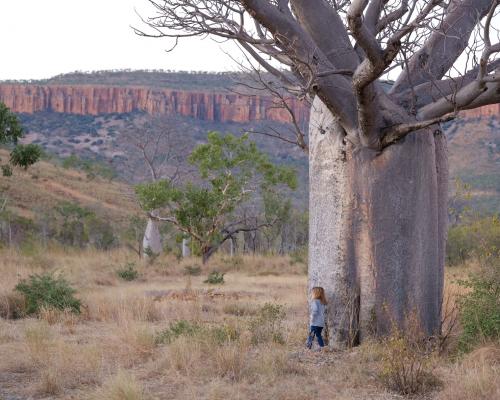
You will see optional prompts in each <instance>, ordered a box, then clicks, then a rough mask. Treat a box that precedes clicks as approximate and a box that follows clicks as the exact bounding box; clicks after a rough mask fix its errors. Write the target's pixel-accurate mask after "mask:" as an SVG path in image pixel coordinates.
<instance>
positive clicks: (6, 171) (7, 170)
mask: <svg viewBox="0 0 500 400" xmlns="http://www.w3.org/2000/svg"><path fill="white" fill-rule="evenodd" d="M1 168H2V175H3V176H12V167H11V166H10V165H9V164H4V165H2V167H1Z"/></svg>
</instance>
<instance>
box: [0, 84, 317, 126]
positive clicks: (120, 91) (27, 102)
mask: <svg viewBox="0 0 500 400" xmlns="http://www.w3.org/2000/svg"><path fill="white" fill-rule="evenodd" d="M0 101H2V102H4V103H5V104H6V105H7V107H9V108H10V109H11V110H12V111H14V112H17V113H28V114H32V113H35V112H38V111H54V112H59V113H69V114H81V115H100V114H112V113H129V112H132V111H145V112H147V113H148V114H152V115H167V116H168V115H182V116H187V117H193V118H197V119H201V120H206V121H220V122H228V121H231V122H249V121H259V120H272V121H279V122H289V121H290V115H289V114H288V113H287V112H286V111H285V110H284V109H283V108H277V107H275V105H274V104H273V101H272V98H271V97H268V96H258V95H256V96H244V95H240V94H235V93H228V92H226V93H222V92H219V93H217V92H208V91H207V92H196V91H185V90H171V89H152V88H146V87H113V86H89V85H59V86H55V85H20V84H1V85H0ZM289 105H290V107H291V108H292V109H293V111H294V113H295V115H296V117H297V118H298V120H299V121H305V120H307V118H308V116H309V110H308V107H307V106H306V105H305V103H302V102H300V101H298V100H296V99H291V100H290V102H289Z"/></svg>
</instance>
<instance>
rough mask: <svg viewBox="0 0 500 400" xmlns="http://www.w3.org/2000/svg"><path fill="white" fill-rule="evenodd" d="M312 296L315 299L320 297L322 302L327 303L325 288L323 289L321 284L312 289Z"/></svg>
mask: <svg viewBox="0 0 500 400" xmlns="http://www.w3.org/2000/svg"><path fill="white" fill-rule="evenodd" d="M311 298H312V299H313V300H315V299H319V301H321V304H326V303H327V301H326V297H325V289H323V288H322V287H321V286H315V287H313V288H312V290H311Z"/></svg>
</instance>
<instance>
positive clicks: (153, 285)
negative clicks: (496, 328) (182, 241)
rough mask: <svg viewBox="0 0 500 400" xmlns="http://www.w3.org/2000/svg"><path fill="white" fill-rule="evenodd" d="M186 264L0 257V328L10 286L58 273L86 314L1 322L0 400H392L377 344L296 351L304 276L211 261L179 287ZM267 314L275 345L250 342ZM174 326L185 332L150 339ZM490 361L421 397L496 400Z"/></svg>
mask: <svg viewBox="0 0 500 400" xmlns="http://www.w3.org/2000/svg"><path fill="white" fill-rule="evenodd" d="M130 261H135V262H136V263H137V265H138V267H137V268H138V270H139V271H140V276H141V279H139V280H136V281H133V282H124V281H121V280H119V279H117V278H116V270H117V268H119V267H121V266H123V265H125V264H126V263H127V262H130ZM195 264H199V262H198V260H195V259H188V260H182V261H181V262H178V261H177V260H175V258H173V257H170V256H164V257H161V258H160V259H159V260H157V262H156V263H155V264H153V265H141V264H140V263H139V262H137V260H136V259H134V255H132V254H130V253H128V252H126V251H124V250H115V251H112V252H106V253H103V252H97V251H92V250H89V251H73V252H65V251H62V250H60V249H50V251H48V252H46V253H41V252H38V251H35V252H32V253H30V254H29V255H28V254H26V253H24V254H22V253H19V252H16V251H2V252H1V254H0V276H2V280H1V281H0V312H1V313H2V315H3V316H4V317H9V316H11V315H12V312H11V311H10V310H13V309H15V308H16V307H20V306H19V297H18V296H17V295H14V294H13V288H14V287H15V285H16V283H17V282H18V281H19V279H21V278H25V277H27V276H29V275H30V274H32V273H39V272H44V271H60V272H63V273H64V276H65V277H66V278H67V279H68V280H69V281H70V282H71V283H72V284H73V286H74V287H75V288H76V289H77V297H79V298H80V299H81V300H82V302H83V304H84V307H83V309H82V314H81V315H78V316H77V315H74V314H71V313H68V312H61V311H54V310H51V309H43V310H42V311H41V313H40V316H39V318H38V319H27V318H24V319H17V320H13V319H7V320H5V319H0V354H1V357H0V398H3V397H6V398H8V397H9V396H7V395H8V394H11V395H14V396H17V397H18V398H30V397H33V396H35V397H44V396H45V398H50V399H66V398H72V399H80V400H84V399H85V400H91V399H111V400H129V399H130V400H145V399H162V400H163V399H167V400H168V399H176V400H177V399H214V400H215V399H241V400H246V399H273V400H275V399H283V400H285V399H287V400H289V399H297V400H299V399H300V400H302V399H306V398H307V399H315V398H331V397H332V393H334V394H335V398H336V399H345V400H353V399H360V400H361V399H363V400H364V399H379V400H390V399H400V398H401V397H400V396H399V395H397V394H392V393H389V392H387V391H386V390H385V389H384V387H383V385H382V384H381V383H380V381H379V380H378V379H377V374H378V371H379V370H380V366H381V362H382V355H381V350H380V349H381V348H380V345H379V344H377V343H375V342H366V343H364V344H363V345H362V346H361V347H359V348H356V349H353V350H351V351H345V352H326V353H319V352H309V351H305V350H304V340H305V336H306V332H307V306H306V297H305V296H306V277H305V275H303V274H302V269H303V266H301V265H298V264H295V265H292V264H291V263H290V260H289V259H287V258H279V257H267V258H266V257H261V256H258V257H250V256H246V257H242V258H237V259H234V260H231V259H229V258H227V257H226V258H224V257H215V258H214V259H213V260H211V262H210V263H209V265H207V266H203V267H202V270H201V274H200V275H199V276H190V277H189V278H188V277H187V276H186V275H185V266H187V265H191V266H192V265H195ZM216 268H217V269H219V270H222V271H224V272H226V276H225V280H226V283H225V284H224V285H221V286H210V285H207V284H204V283H203V280H204V279H205V278H206V275H207V274H208V272H209V271H210V270H212V269H216ZM453 272H454V273H456V272H457V270H454V271H453ZM448 287H449V286H448ZM448 291H449V292H450V290H448ZM266 303H272V304H281V305H283V307H284V311H285V312H286V317H285V318H284V320H283V321H282V322H283V323H282V325H281V328H280V329H281V331H282V332H281V333H282V335H283V338H284V344H279V343H275V342H273V341H272V340H264V339H265V338H263V340H259V341H255V340H254V336H255V332H254V331H253V330H252V329H253V328H252V321H255V320H256V319H257V318H259V315H260V314H259V313H260V312H261V310H262V307H263V305H264V304H266ZM450 307H451V303H450ZM6 310H7V311H6ZM181 320H185V321H187V322H186V324H187V325H186V326H191V327H194V328H193V331H192V332H180V333H178V334H177V333H176V334H172V335H171V337H170V338H169V340H166V341H161V340H158V337H159V335H160V333H161V332H165V331H166V330H168V329H170V328H169V327H170V326H171V324H173V323H175V322H176V321H181ZM264 336H265V335H264ZM499 352H500V346H499V345H491V346H489V347H487V348H484V349H483V350H481V349H480V350H477V351H476V352H474V353H472V354H470V355H469V356H468V357H466V358H463V359H461V360H458V361H450V360H449V359H447V358H444V357H442V358H441V359H440V360H439V361H438V364H439V365H438V367H437V370H436V371H437V374H438V375H439V377H440V378H441V379H442V381H443V382H444V385H443V388H442V390H441V391H440V392H434V393H430V394H428V395H427V398H429V399H431V398H433V399H436V400H437V399H439V400H461V399H465V398H470V399H476V398H477V399H495V398H500V397H498V390H499V388H500V382H499V379H498V376H499V372H500V371H499V356H498V353H499ZM117 371H118V372H117ZM495 396H497V397H495Z"/></svg>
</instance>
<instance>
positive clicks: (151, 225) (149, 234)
mask: <svg viewBox="0 0 500 400" xmlns="http://www.w3.org/2000/svg"><path fill="white" fill-rule="evenodd" d="M142 248H143V255H144V257H148V253H150V252H151V253H153V254H160V253H161V251H162V245H161V235H160V230H159V229H158V223H157V222H156V221H155V220H154V219H153V218H149V219H148V224H147V226H146V231H145V232H144V238H143V240H142ZM147 249H149V251H148V250H147Z"/></svg>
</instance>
